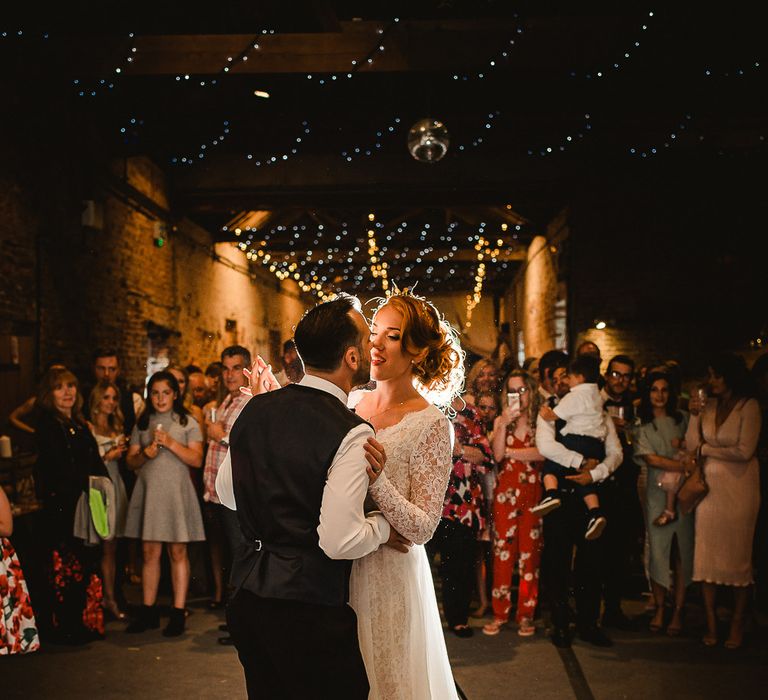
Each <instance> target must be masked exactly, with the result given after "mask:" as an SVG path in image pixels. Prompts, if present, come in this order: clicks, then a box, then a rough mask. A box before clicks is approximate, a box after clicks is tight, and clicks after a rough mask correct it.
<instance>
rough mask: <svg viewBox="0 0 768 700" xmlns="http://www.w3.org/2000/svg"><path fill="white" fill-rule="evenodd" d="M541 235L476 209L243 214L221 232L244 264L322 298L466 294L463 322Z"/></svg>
mask: <svg viewBox="0 0 768 700" xmlns="http://www.w3.org/2000/svg"><path fill="white" fill-rule="evenodd" d="M537 231H538V228H537V227H535V226H533V225H532V224H531V223H530V222H528V221H526V220H525V219H523V218H522V217H520V216H519V215H517V214H516V213H515V212H514V211H513V210H512V208H511V206H510V205H505V206H501V207H487V208H480V209H458V210H444V209H430V208H424V209H409V210H406V211H401V210H397V209H386V210H376V211H375V212H374V211H368V212H365V211H364V210H296V209H286V210H280V211H269V212H268V211H253V212H241V213H240V214H238V215H237V216H235V217H232V218H231V219H230V220H229V221H228V222H227V223H226V224H225V225H224V226H222V227H221V230H220V234H219V237H218V239H219V240H220V241H232V242H233V243H234V244H235V245H236V246H237V247H238V248H239V249H240V250H242V251H243V252H244V253H245V254H246V256H247V258H248V259H249V260H251V261H252V262H253V263H256V264H259V265H261V266H263V267H264V268H266V269H267V270H269V271H270V272H272V273H273V274H274V275H275V277H276V278H277V279H279V280H281V281H282V280H289V279H291V280H293V281H294V282H295V283H296V284H297V285H298V286H299V288H300V289H301V290H302V291H304V292H307V293H310V294H314V295H316V296H317V297H319V298H321V299H324V298H327V297H328V295H329V294H332V293H334V292H337V291H339V290H343V291H350V292H354V293H357V294H361V295H363V296H365V295H375V294H377V293H381V292H387V291H388V290H389V289H391V285H392V284H393V283H394V282H396V283H397V284H399V285H405V286H413V285H414V284H416V283H418V284H419V288H420V289H422V290H423V291H424V293H429V294H435V293H438V294H439V293H449V292H463V291H465V290H466V289H467V285H468V280H472V279H474V280H475V284H474V288H473V293H472V295H471V300H472V303H471V305H469V304H468V316H469V318H470V320H471V315H472V310H473V309H474V308H475V306H477V304H478V303H479V302H480V300H481V298H482V295H483V293H484V292H488V291H490V292H491V293H498V292H500V291H503V289H505V288H506V286H507V285H508V283H509V280H510V279H511V276H512V275H513V274H514V271H515V270H516V269H517V267H518V265H520V264H521V262H522V261H523V260H524V259H525V254H526V248H527V244H528V242H529V241H530V240H531V238H532V237H533V236H534V235H535V234H536V233H537Z"/></svg>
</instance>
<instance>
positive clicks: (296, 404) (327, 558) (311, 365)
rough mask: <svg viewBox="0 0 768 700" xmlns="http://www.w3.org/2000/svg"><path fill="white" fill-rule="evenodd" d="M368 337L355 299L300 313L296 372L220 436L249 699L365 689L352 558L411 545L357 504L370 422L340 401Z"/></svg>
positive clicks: (363, 375)
mask: <svg viewBox="0 0 768 700" xmlns="http://www.w3.org/2000/svg"><path fill="white" fill-rule="evenodd" d="M369 334H370V329H369V328H368V324H367V323H366V321H365V318H364V317H363V315H362V314H361V313H360V306H359V302H358V301H357V299H355V298H354V297H349V296H346V295H341V296H339V297H337V298H336V299H334V300H333V301H330V302H326V303H323V304H319V305H318V306H316V307H315V308H314V309H312V310H310V311H308V312H307V313H306V314H305V315H304V317H303V318H302V319H301V321H299V324H298V326H297V327H296V333H295V336H294V337H295V341H296V347H297V349H298V352H299V355H300V356H301V358H302V360H303V362H304V366H305V369H306V375H305V376H304V378H303V379H302V380H301V381H300V382H299V383H297V384H289V385H288V386H286V387H285V388H283V389H280V390H278V391H272V392H269V393H264V394H259V395H256V396H254V397H253V398H252V399H251V400H250V401H249V402H248V404H247V405H246V406H245V408H244V409H243V411H242V412H241V413H240V416H239V418H238V419H237V421H236V422H235V425H234V426H233V428H232V432H231V433H230V451H229V455H228V457H227V458H225V460H224V462H223V463H222V465H221V468H220V469H219V474H218V477H217V480H216V490H217V493H218V496H219V499H220V500H221V502H222V504H224V505H225V506H228V507H229V508H232V509H234V510H236V512H237V516H238V521H239V523H240V529H241V531H242V534H243V540H244V544H243V545H241V548H240V551H239V553H238V555H237V556H236V557H235V562H234V564H233V568H232V585H233V586H234V589H235V594H234V596H233V598H232V600H231V602H230V604H229V607H228V609H227V623H228V625H229V631H230V634H231V635H232V638H233V640H234V642H235V646H236V648H237V651H238V655H239V658H240V662H241V664H242V665H243V669H244V671H245V679H246V685H247V688H248V697H249V698H270V699H275V700H278V699H281V698H286V699H287V698H291V699H292V698H310V697H313V698H331V697H333V698H350V699H353V698H354V699H356V700H365V699H366V698H367V697H368V691H369V686H368V678H367V676H366V672H365V667H364V665H363V661H362V656H361V654H360V649H359V644H358V638H357V618H356V616H355V613H354V611H353V610H352V608H351V607H350V606H349V605H348V603H347V601H348V598H349V573H350V569H351V560H352V559H357V558H360V557H363V556H365V555H366V554H369V553H370V552H373V551H375V550H376V549H378V547H379V546H380V545H382V544H386V543H389V544H391V545H392V546H394V547H395V548H397V549H400V550H401V551H407V546H408V544H410V543H407V542H406V541H405V540H404V539H403V538H402V537H401V536H400V535H398V534H397V533H396V532H395V531H394V530H393V529H392V528H390V525H389V523H388V522H387V521H386V520H385V519H384V517H383V516H382V515H381V514H377V513H374V514H370V515H367V516H366V514H365V513H364V510H363V502H364V500H365V496H366V493H367V490H368V485H369V480H370V479H374V478H375V477H376V476H377V475H378V473H379V472H380V471H381V467H382V466H383V461H384V455H383V451H381V446H380V445H378V443H376V442H375V441H373V447H370V448H369V449H371V450H372V452H371V453H369V454H371V455H373V456H370V457H369V458H368V461H366V451H365V446H366V445H367V444H368V443H369V438H372V437H373V434H374V433H373V428H372V427H371V426H370V425H369V424H368V423H366V422H365V421H364V420H363V419H362V418H360V417H359V416H357V415H356V414H355V413H353V412H352V411H349V410H348V409H347V407H346V400H347V394H348V393H349V391H350V390H351V389H352V388H353V387H355V386H359V385H362V384H366V383H367V382H368V381H369V379H370V375H369V370H370V354H369V344H370V340H369ZM369 462H370V463H369Z"/></svg>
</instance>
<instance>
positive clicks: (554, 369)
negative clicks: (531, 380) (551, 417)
mask: <svg viewBox="0 0 768 700" xmlns="http://www.w3.org/2000/svg"><path fill="white" fill-rule="evenodd" d="M555 374H565V375H567V374H568V355H566V354H565V353H564V352H562V351H560V350H548V351H547V352H545V353H544V354H543V355H542V356H541V357H540V358H539V395H540V396H541V401H542V403H546V404H547V406H550V407H554V406H555V404H556V403H557V381H556V379H555ZM566 391H567V389H566Z"/></svg>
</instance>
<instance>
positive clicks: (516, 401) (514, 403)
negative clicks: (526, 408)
mask: <svg viewBox="0 0 768 700" xmlns="http://www.w3.org/2000/svg"><path fill="white" fill-rule="evenodd" d="M507 406H509V407H510V408H511V409H512V410H513V411H519V410H520V394H513V393H512V392H508V393H507Z"/></svg>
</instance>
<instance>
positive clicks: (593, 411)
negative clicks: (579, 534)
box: [531, 355, 610, 540]
mask: <svg viewBox="0 0 768 700" xmlns="http://www.w3.org/2000/svg"><path fill="white" fill-rule="evenodd" d="M568 375H569V379H570V385H571V390H570V392H569V393H568V394H566V395H565V396H564V397H563V398H562V399H561V400H560V403H558V404H557V406H555V408H554V409H551V408H549V406H543V407H542V408H541V409H539V416H540V417H541V418H543V419H544V420H554V421H558V420H559V421H563V422H564V425H562V426H559V425H556V432H557V433H559V436H558V440H559V441H560V442H561V443H562V444H563V445H565V447H567V448H568V449H569V450H572V451H574V452H578V453H579V454H581V455H583V457H584V459H585V460H588V459H594V460H597V461H598V462H602V461H603V459H605V438H606V435H607V434H608V426H607V424H606V421H607V420H610V419H609V418H608V417H607V414H606V413H605V411H604V410H603V399H602V397H601V395H600V390H599V389H598V386H597V380H598V378H599V376H600V360H599V359H598V358H596V357H593V356H591V355H581V356H579V357H576V358H575V359H574V360H572V361H571V363H570V365H569V367H568ZM558 427H559V428H560V429H559V431H558V430H557V428H558ZM544 457H547V455H546V454H544ZM572 473H574V472H573V469H572V468H571V467H570V466H564V465H562V464H558V463H557V462H554V461H552V460H551V459H547V460H546V461H545V462H544V465H543V467H542V474H543V481H544V489H545V490H544V496H543V498H542V499H541V501H540V502H539V503H538V504H537V505H535V506H534V507H533V508H531V512H532V513H538V514H540V515H546V514H547V513H550V512H551V511H553V510H555V508H559V507H560V505H561V500H560V497H559V495H558V491H561V490H565V489H568V488H570V489H573V490H575V491H576V493H578V494H579V495H580V496H581V497H582V498H583V499H584V503H585V504H586V506H587V510H588V511H589V512H588V523H587V531H586V534H585V535H584V537H585V538H586V539H588V540H593V539H596V538H598V537H600V535H601V534H602V532H603V530H604V529H605V526H606V524H607V522H608V521H607V520H606V518H605V516H604V515H603V514H602V512H601V510H600V499H599V498H598V495H597V488H596V486H595V485H594V484H589V485H586V486H585V485H581V484H578V483H576V482H574V481H568V480H566V478H565V477H566V476H567V475H568V474H572Z"/></svg>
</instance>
